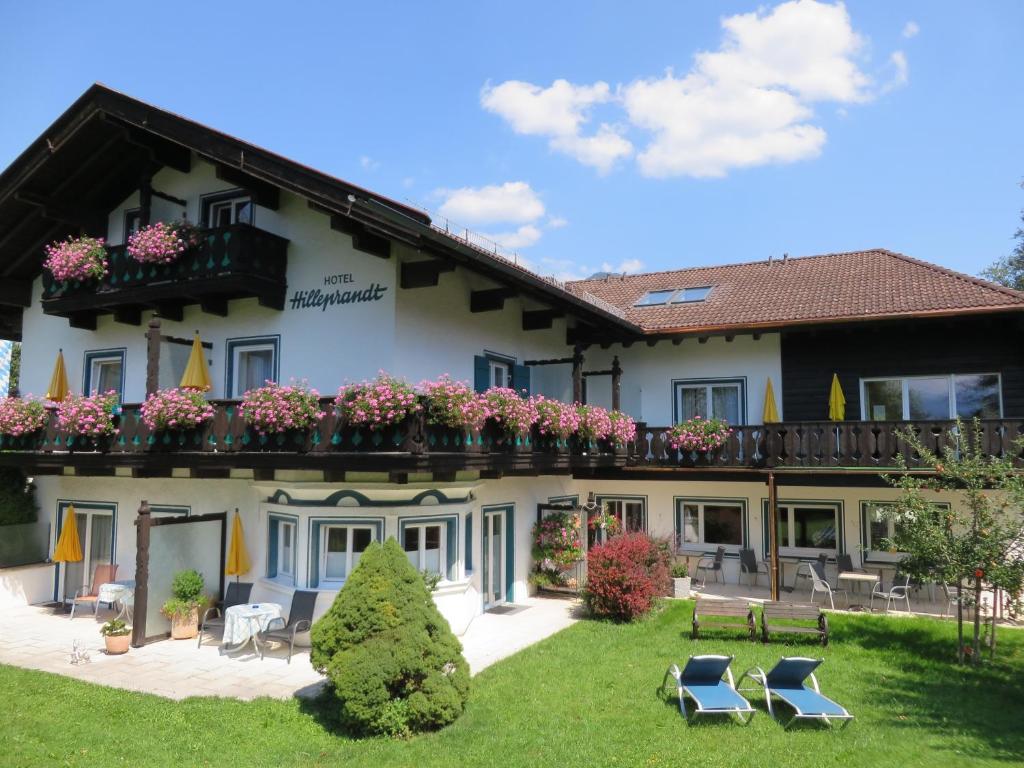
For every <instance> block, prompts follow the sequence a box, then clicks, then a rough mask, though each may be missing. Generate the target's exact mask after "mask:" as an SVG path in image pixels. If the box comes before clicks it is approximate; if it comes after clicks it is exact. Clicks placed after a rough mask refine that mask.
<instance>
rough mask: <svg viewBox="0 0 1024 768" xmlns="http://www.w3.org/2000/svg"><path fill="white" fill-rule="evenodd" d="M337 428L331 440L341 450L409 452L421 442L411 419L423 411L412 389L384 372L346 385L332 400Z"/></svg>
mask: <svg viewBox="0 0 1024 768" xmlns="http://www.w3.org/2000/svg"><path fill="white" fill-rule="evenodd" d="M334 408H335V411H336V412H337V414H338V420H339V422H340V428H339V429H338V431H337V432H336V433H335V435H334V436H333V438H332V440H333V442H334V443H335V445H336V446H337V447H338V448H339V449H340V450H345V451H409V450H413V445H412V443H414V442H417V441H419V440H421V439H422V436H421V435H420V430H419V425H418V423H417V424H414V423H413V422H414V417H415V416H417V415H418V414H420V413H421V412H422V410H423V405H422V404H421V403H420V398H419V396H418V395H417V394H416V392H415V390H414V389H413V388H412V386H411V385H410V384H409V383H408V382H406V381H404V380H402V379H399V378H396V377H394V376H389V375H388V374H387V373H385V372H384V371H380V372H379V373H378V374H377V378H375V379H373V380H372V381H364V382H362V383H359V384H347V385H345V386H343V387H341V388H340V389H339V390H338V394H337V397H335V399H334Z"/></svg>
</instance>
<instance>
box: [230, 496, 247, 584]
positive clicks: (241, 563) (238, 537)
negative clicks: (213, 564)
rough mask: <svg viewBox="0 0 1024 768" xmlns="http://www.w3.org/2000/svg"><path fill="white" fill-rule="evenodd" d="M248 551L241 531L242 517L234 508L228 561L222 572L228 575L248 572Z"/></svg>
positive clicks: (239, 574)
mask: <svg viewBox="0 0 1024 768" xmlns="http://www.w3.org/2000/svg"><path fill="white" fill-rule="evenodd" d="M249 567H250V564H249V553H248V552H247V551H246V549H245V534H244V533H242V518H241V517H239V515H238V510H237V509H236V510H235V519H234V520H233V521H232V522H231V546H230V547H228V561H227V565H226V566H224V573H226V574H227V575H228V576H241V575H242V574H243V573H248V572H249Z"/></svg>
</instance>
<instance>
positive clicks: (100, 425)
mask: <svg viewBox="0 0 1024 768" xmlns="http://www.w3.org/2000/svg"><path fill="white" fill-rule="evenodd" d="M120 413H121V402H120V398H119V397H118V394H117V392H114V391H113V390H111V391H110V392H103V393H96V394H95V395H89V396H83V395H68V396H67V397H65V398H64V399H63V400H61V401H60V402H59V403H58V404H57V427H58V429H60V430H61V431H62V432H64V433H66V434H67V436H68V441H67V446H68V449H69V450H74V449H75V447H76V445H75V438H81V440H80V441H79V442H80V444H81V446H82V447H83V448H89V449H92V450H102V449H103V448H104V447H105V445H104V440H105V439H106V438H109V437H110V436H111V435H115V434H117V424H118V420H119V418H120Z"/></svg>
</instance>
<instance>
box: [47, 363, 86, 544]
mask: <svg viewBox="0 0 1024 768" xmlns="http://www.w3.org/2000/svg"><path fill="white" fill-rule="evenodd" d="M67 396H68V371H67V369H66V368H65V367H64V350H63V349H61V350H58V352H57V362H56V363H54V366H53V375H52V376H51V377H50V386H49V387H47V389H46V399H47V400H52V401H53V402H55V403H59V402H61V401H62V400H64V398H65V397H67ZM78 559H79V560H81V559H82V558H81V556H79V558H78Z"/></svg>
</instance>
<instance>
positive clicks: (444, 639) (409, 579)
mask: <svg viewBox="0 0 1024 768" xmlns="http://www.w3.org/2000/svg"><path fill="white" fill-rule="evenodd" d="M311 639H312V652H311V654H310V658H311V660H312V662H313V666H314V667H315V668H316V669H317V670H318V671H319V672H321V673H323V674H326V675H327V676H328V678H329V679H330V682H331V685H330V689H331V693H332V694H333V695H334V696H335V697H336V699H337V702H338V705H339V710H338V716H339V720H340V722H341V724H342V725H343V726H344V727H345V728H346V729H347V730H349V731H350V732H353V733H361V734H389V735H393V736H404V735H407V734H409V733H413V732H417V731H426V730H432V729H435V728H440V727H441V726H444V725H447V724H448V723H451V722H453V721H454V720H455V719H456V718H457V717H458V716H459V715H460V714H462V710H463V708H464V706H465V703H466V697H467V695H468V693H469V665H468V664H467V663H466V660H465V659H464V658H463V656H462V646H461V645H460V643H459V641H458V640H457V639H456V637H455V635H453V634H452V631H451V627H449V626H448V622H447V621H446V620H445V618H444V617H443V616H442V615H441V614H440V612H439V611H438V610H437V606H435V605H434V600H433V598H432V597H431V596H430V591H429V590H428V589H427V587H426V585H425V584H424V583H423V577H422V576H421V575H420V573H419V572H418V571H417V570H416V569H415V568H413V566H412V564H411V563H410V562H409V559H408V557H407V556H406V554H405V552H404V551H402V548H401V547H400V546H399V544H398V542H397V541H395V540H394V539H393V538H391V539H388V540H387V541H386V542H385V543H384V545H383V546H382V545H380V544H376V543H374V544H371V545H370V546H369V547H367V549H366V551H365V552H363V554H362V557H361V558H360V560H359V565H358V566H357V567H356V568H355V569H354V570H353V571H352V573H351V574H349V577H348V580H347V581H346V582H345V586H344V587H343V588H342V590H341V592H339V593H338V596H337V598H335V600H334V604H333V605H332V606H331V607H330V609H329V610H328V611H327V613H325V614H324V615H323V616H322V617H321V618H320V619H319V620H318V621H317V622H316V623H315V624H314V625H313V629H312V633H311Z"/></svg>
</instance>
